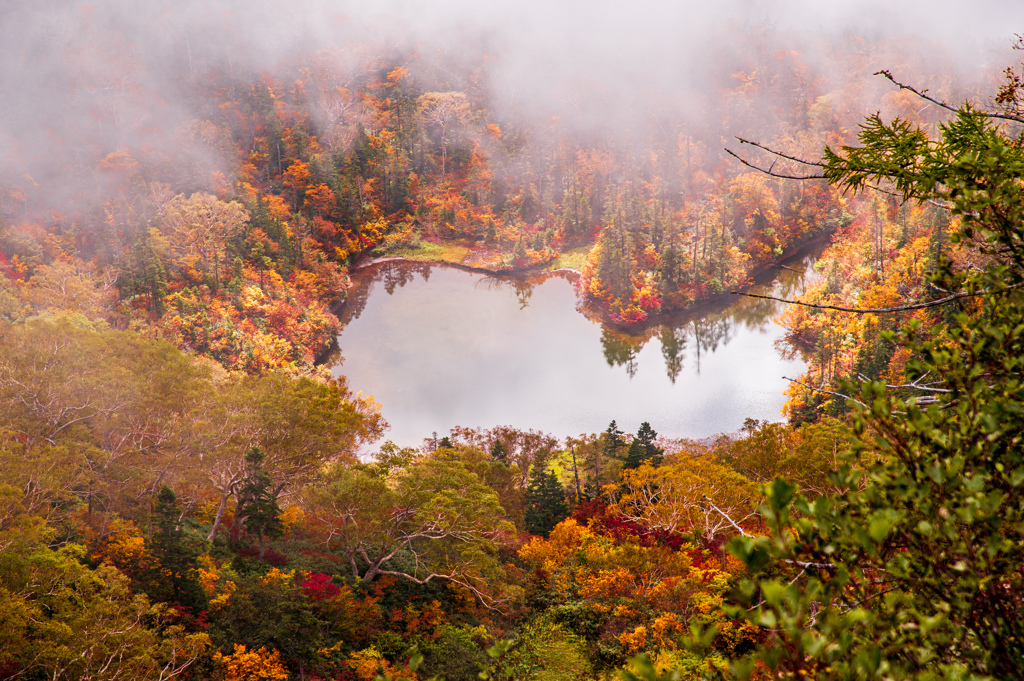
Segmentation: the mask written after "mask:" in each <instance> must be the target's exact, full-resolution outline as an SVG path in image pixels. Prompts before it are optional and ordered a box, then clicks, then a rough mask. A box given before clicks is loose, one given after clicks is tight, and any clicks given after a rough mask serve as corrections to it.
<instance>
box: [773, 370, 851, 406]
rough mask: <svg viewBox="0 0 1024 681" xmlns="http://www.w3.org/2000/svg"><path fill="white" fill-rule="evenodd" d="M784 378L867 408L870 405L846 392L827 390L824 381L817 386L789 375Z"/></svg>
mask: <svg viewBox="0 0 1024 681" xmlns="http://www.w3.org/2000/svg"><path fill="white" fill-rule="evenodd" d="M782 378H784V379H785V380H787V381H789V382H790V383H796V384H797V385H799V386H803V387H804V388H807V389H808V390H813V391H814V392H819V393H825V394H826V395H833V396H835V397H842V398H843V399H844V400H850V401H851V402H856V403H857V404H859V405H860V406H862V407H864V408H865V409H866V408H867V406H868V405H866V404H864V403H863V402H861V401H860V400H858V399H854V398H853V397H850V396H849V395H846V394H844V393H837V392H834V391H832V390H825V387H824V386H825V384H824V383H822V387H820V388H815V387H814V386H813V385H807V384H806V383H803V382H801V381H798V380H796V379H795V378H789V377H788V376H783V377H782Z"/></svg>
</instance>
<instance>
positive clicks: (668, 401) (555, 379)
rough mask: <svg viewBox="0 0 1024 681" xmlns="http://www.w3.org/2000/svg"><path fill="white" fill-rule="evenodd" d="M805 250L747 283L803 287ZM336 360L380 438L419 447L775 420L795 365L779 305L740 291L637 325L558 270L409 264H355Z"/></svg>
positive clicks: (674, 432) (693, 431)
mask: <svg viewBox="0 0 1024 681" xmlns="http://www.w3.org/2000/svg"><path fill="white" fill-rule="evenodd" d="M811 263H812V258H811V257H810V256H808V257H805V258H802V259H795V260H791V261H789V262H787V265H788V266H789V267H792V268H794V269H795V270H799V271H800V272H804V274H800V273H797V272H792V271H787V270H782V271H781V272H780V273H779V274H778V276H777V277H776V279H775V281H774V282H769V283H768V284H767V285H765V286H761V287H758V288H756V289H755V290H754V292H767V291H774V294H775V295H779V296H784V297H790V296H793V295H796V294H797V293H799V292H800V291H801V290H802V289H803V286H804V281H805V278H806V277H807V276H813V272H812V271H811V270H810V265H811ZM354 280H355V286H354V288H353V289H352V290H351V291H350V296H349V300H348V302H347V303H346V306H345V307H344V308H343V310H342V313H341V316H342V321H343V322H345V327H344V329H343V330H342V332H341V333H340V334H339V335H338V345H339V348H340V355H341V357H340V358H338V360H337V364H336V365H335V367H334V369H333V371H334V373H335V375H338V374H344V375H345V376H346V377H347V378H348V384H349V387H350V388H351V389H352V390H353V391H362V392H363V393H364V394H372V395H374V396H375V397H376V399H377V400H378V401H379V402H381V403H382V404H383V413H384V417H385V418H386V419H387V420H388V422H389V423H390V424H391V429H390V430H389V431H388V432H387V434H386V435H385V438H387V439H391V440H393V441H394V442H396V443H397V444H399V445H403V446H418V445H419V444H421V443H422V441H423V439H424V438H426V437H429V436H430V435H431V433H433V432H437V433H438V434H439V436H440V435H443V434H446V433H447V432H448V430H449V429H450V428H452V427H453V426H457V425H458V426H470V427H476V426H479V427H485V428H490V427H493V426H496V425H512V426H516V427H518V428H523V429H527V428H532V429H534V430H540V431H544V432H547V433H550V434H552V435H555V436H558V437H564V436H568V435H574V436H575V435H579V434H581V433H594V432H600V431H602V430H604V429H605V428H606V427H607V425H608V423H609V422H610V421H611V420H612V419H616V421H617V422H618V425H619V428H620V429H622V430H624V431H626V432H636V429H637V428H638V427H639V425H640V423H641V422H643V421H649V422H650V423H651V426H652V427H653V428H654V429H655V430H656V431H657V432H658V433H659V434H660V435H665V436H669V437H693V438H700V437H706V436H709V435H713V434H716V433H721V432H734V431H737V430H738V429H739V428H740V427H741V426H742V425H743V421H744V419H746V418H748V417H750V418H755V419H766V420H771V421H778V420H781V418H782V416H781V413H780V410H781V408H782V405H783V403H784V402H785V399H784V397H783V395H782V391H783V390H784V389H785V387H786V385H787V382H786V381H785V380H784V379H783V378H782V377H783V376H789V377H792V378H795V377H796V376H797V375H798V374H799V373H800V372H801V371H803V369H804V365H803V363H802V362H800V361H799V360H787V359H784V358H783V357H782V356H781V355H780V353H779V351H778V350H777V349H776V348H775V346H774V343H775V340H776V339H778V338H779V337H780V336H781V335H782V328H781V327H780V326H779V325H778V324H776V323H774V321H773V318H774V317H775V315H776V314H777V312H778V311H779V309H780V308H781V305H780V304H778V303H774V302H772V301H766V300H756V299H752V298H743V297H739V296H735V297H730V299H729V300H728V304H720V305H717V306H709V307H707V308H704V309H702V310H701V311H700V313H699V314H687V315H680V316H678V317H674V318H672V319H671V320H667V321H666V322H665V323H664V324H663V325H661V326H659V327H655V328H653V329H650V330H648V331H647V332H645V333H644V334H643V335H640V336H628V335H623V334H621V333H619V332H615V331H611V330H609V329H607V328H605V327H604V326H602V324H601V323H599V322H597V321H592V320H590V319H588V318H587V317H586V316H584V314H582V313H581V312H579V311H578V310H577V295H576V291H575V289H574V288H573V284H572V282H571V281H570V280H569V279H568V278H565V277H561V276H549V277H546V278H539V279H537V278H535V279H533V280H532V281H528V280H524V279H513V278H507V277H492V276H485V275H481V274H475V273H469V272H464V271H461V270H457V269H452V268H447V267H440V266H430V265H425V264H419V263H404V262H391V263H382V264H379V265H374V266H372V267H369V268H366V269H364V270H361V271H360V272H358V273H356V275H355V277H354Z"/></svg>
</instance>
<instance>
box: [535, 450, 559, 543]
mask: <svg viewBox="0 0 1024 681" xmlns="http://www.w3.org/2000/svg"><path fill="white" fill-rule="evenodd" d="M568 517H569V504H568V502H567V501H566V499H565V488H564V487H563V486H562V483H561V482H559V481H558V476H557V475H555V472H554V471H552V470H550V469H549V468H548V467H547V461H543V460H542V461H539V462H537V463H535V464H534V465H533V472H532V473H531V474H530V485H529V487H527V488H526V531H527V532H529V533H530V534H539V535H540V536H542V537H547V536H548V533H549V532H551V530H552V528H554V526H555V525H557V524H558V523H560V522H562V521H563V520H565V519H566V518H568Z"/></svg>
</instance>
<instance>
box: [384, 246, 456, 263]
mask: <svg viewBox="0 0 1024 681" xmlns="http://www.w3.org/2000/svg"><path fill="white" fill-rule="evenodd" d="M469 254H470V250H469V249H468V248H466V247H465V246H460V245H458V244H451V243H440V244H438V243H434V242H432V241H417V242H416V243H414V244H409V245H408V246H403V247H400V248H395V249H392V250H390V251H389V252H388V255H389V256H393V257H398V258H408V259H409V260H429V261H432V262H450V263H453V264H455V265H461V264H463V262H465V260H466V258H467V257H469Z"/></svg>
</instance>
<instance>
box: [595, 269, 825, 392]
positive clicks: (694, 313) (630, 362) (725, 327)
mask: <svg viewBox="0 0 1024 681" xmlns="http://www.w3.org/2000/svg"><path fill="white" fill-rule="evenodd" d="M814 260H815V255H814V254H811V255H805V256H802V257H799V258H794V259H792V260H791V261H789V263H788V264H787V265H786V266H785V267H784V268H782V269H780V270H779V272H778V274H777V276H776V279H775V280H774V281H771V282H768V283H762V284H760V285H758V286H754V287H752V288H751V290H750V292H751V293H756V294H761V295H772V296H775V297H776V298H786V299H792V298H793V297H794V296H797V295H799V294H800V293H801V292H802V291H803V290H804V287H805V286H806V285H807V277H809V276H814V270H813V269H812V266H813V264H814ZM780 306H781V303H778V302H776V301H774V300H766V299H764V298H751V297H748V296H735V297H732V298H731V299H725V300H722V301H719V302H718V303H717V304H710V305H704V306H701V307H699V308H696V309H694V310H689V311H687V312H684V313H681V314H678V315H674V316H670V317H668V318H667V319H663V320H662V323H661V324H659V325H657V326H651V327H648V328H647V329H645V330H642V331H641V332H635V331H633V332H627V331H621V330H616V329H613V328H609V327H605V328H604V329H603V330H602V332H601V347H602V349H603V350H604V357H605V360H607V362H608V366H612V367H623V369H624V370H625V372H626V374H627V375H628V376H629V377H630V378H632V377H633V376H635V375H636V372H637V369H638V367H637V361H636V360H637V356H638V355H639V353H640V350H641V349H642V348H643V347H644V346H645V345H646V344H647V343H649V342H651V341H652V340H653V339H654V338H657V339H658V341H659V343H660V344H661V356H662V358H663V359H664V362H665V374H666V376H668V379H669V380H670V381H671V382H672V383H673V384H674V383H675V382H676V379H678V378H679V375H680V373H681V372H682V370H683V366H684V363H685V360H686V354H687V349H688V348H689V350H690V351H691V352H692V361H693V362H694V368H695V370H696V372H697V373H700V363H701V354H702V353H703V354H704V355H705V356H706V355H707V354H709V353H714V352H715V351H716V350H718V348H719V347H720V346H724V345H728V343H729V342H730V341H731V340H732V339H733V336H734V335H735V331H736V328H737V327H741V328H744V329H746V330H748V331H751V332H754V333H762V334H763V333H766V332H767V330H768V327H769V325H771V324H772V323H773V320H774V319H775V317H776V315H777V314H778V313H779V310H780ZM591 316H597V315H596V313H594V314H592V315H591Z"/></svg>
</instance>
